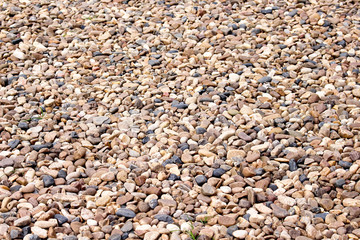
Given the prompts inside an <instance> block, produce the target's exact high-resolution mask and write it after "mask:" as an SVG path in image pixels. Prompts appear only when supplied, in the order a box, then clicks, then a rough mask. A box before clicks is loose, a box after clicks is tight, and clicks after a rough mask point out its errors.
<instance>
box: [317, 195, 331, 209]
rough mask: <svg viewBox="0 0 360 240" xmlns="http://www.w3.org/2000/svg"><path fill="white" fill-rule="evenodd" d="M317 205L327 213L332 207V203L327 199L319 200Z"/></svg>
mask: <svg viewBox="0 0 360 240" xmlns="http://www.w3.org/2000/svg"><path fill="white" fill-rule="evenodd" d="M319 204H320V206H321V207H322V208H324V209H325V211H329V210H331V209H332V208H333V207H334V202H333V201H332V200H331V199H328V198H323V199H321V200H320V202H319Z"/></svg>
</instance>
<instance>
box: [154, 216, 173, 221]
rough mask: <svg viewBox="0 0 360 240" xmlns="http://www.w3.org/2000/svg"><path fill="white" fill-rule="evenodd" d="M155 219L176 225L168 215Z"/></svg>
mask: <svg viewBox="0 0 360 240" xmlns="http://www.w3.org/2000/svg"><path fill="white" fill-rule="evenodd" d="M154 218H156V219H157V220H159V221H162V222H167V223H174V220H173V219H172V217H171V216H169V215H167V214H157V215H155V216H154Z"/></svg>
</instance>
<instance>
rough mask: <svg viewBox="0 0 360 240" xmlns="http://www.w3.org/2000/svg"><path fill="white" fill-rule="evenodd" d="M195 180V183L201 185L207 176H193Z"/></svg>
mask: <svg viewBox="0 0 360 240" xmlns="http://www.w3.org/2000/svg"><path fill="white" fill-rule="evenodd" d="M195 182H196V183H197V185H199V186H202V185H203V184H205V183H206V182H207V178H206V177H205V176H204V175H197V176H196V177H195Z"/></svg>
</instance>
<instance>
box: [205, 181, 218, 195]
mask: <svg viewBox="0 0 360 240" xmlns="http://www.w3.org/2000/svg"><path fill="white" fill-rule="evenodd" d="M201 193H202V194H203V195H205V196H212V195H214V194H215V193H216V189H215V187H213V186H211V185H210V184H208V183H205V184H204V185H203V186H202V187H201Z"/></svg>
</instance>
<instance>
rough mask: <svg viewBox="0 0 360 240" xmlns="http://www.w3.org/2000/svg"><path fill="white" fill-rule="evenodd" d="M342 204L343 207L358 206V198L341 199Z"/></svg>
mask: <svg viewBox="0 0 360 240" xmlns="http://www.w3.org/2000/svg"><path fill="white" fill-rule="evenodd" d="M343 205H344V206H345V207H360V200H359V199H352V198H345V199H344V200H343Z"/></svg>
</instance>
